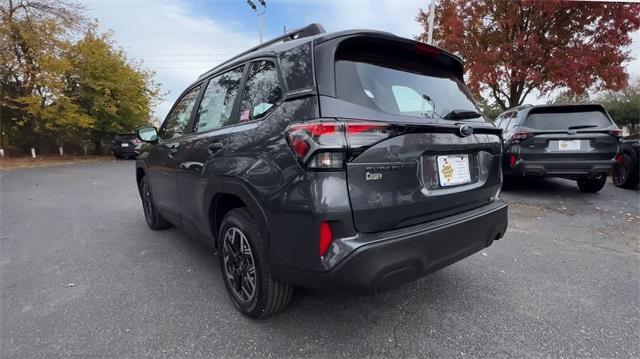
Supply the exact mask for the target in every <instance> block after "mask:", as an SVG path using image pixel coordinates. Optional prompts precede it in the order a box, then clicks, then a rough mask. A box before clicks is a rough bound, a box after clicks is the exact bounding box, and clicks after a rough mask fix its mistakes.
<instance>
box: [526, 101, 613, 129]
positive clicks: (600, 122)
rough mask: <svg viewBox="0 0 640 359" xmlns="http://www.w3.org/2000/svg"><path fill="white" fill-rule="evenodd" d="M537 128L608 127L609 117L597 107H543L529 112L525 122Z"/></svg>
mask: <svg viewBox="0 0 640 359" xmlns="http://www.w3.org/2000/svg"><path fill="white" fill-rule="evenodd" d="M523 125H524V126H525V127H528V128H532V129H535V130H569V129H589V128H595V129H597V128H606V127H609V126H611V121H610V120H609V118H608V117H607V116H606V115H605V114H604V112H602V111H601V110H599V109H597V108H591V109H588V108H587V109H585V108H582V107H577V108H541V109H533V110H531V112H529V115H528V116H527V119H526V120H525V122H524V124H523Z"/></svg>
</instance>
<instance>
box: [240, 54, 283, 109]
mask: <svg viewBox="0 0 640 359" xmlns="http://www.w3.org/2000/svg"><path fill="white" fill-rule="evenodd" d="M281 98H282V89H281V88H280V84H279V83H278V73H277V72H276V65H275V64H274V63H273V62H271V61H267V60H260V61H256V62H253V63H252V64H251V68H250V69H249V74H248V75H247V80H246V82H245V85H244V91H243V93H242V102H240V122H247V121H252V120H258V119H260V118H262V117H264V116H266V115H267V114H268V113H269V110H271V109H272V108H273V107H274V106H275V105H276V104H277V103H278V101H280V99H281Z"/></svg>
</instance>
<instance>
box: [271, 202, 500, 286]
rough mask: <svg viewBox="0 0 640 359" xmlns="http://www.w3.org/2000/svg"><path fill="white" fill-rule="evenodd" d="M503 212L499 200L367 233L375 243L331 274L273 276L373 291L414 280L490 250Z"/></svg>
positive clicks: (284, 271)
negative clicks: (452, 213)
mask: <svg viewBox="0 0 640 359" xmlns="http://www.w3.org/2000/svg"><path fill="white" fill-rule="evenodd" d="M507 211H508V206H507V204H506V203H505V202H503V201H501V200H497V201H495V202H493V203H490V204H488V205H485V206H483V207H480V208H476V209H474V210H471V211H467V212H464V213H460V214H458V215H455V216H451V217H449V218H446V219H443V220H440V221H434V222H433V223H428V224H421V225H416V226H412V227H409V228H403V229H401V230H396V231H388V232H379V233H374V234H369V235H370V236H372V237H375V238H376V240H375V241H372V243H369V244H365V245H362V246H360V247H358V248H357V249H355V250H354V251H353V252H352V253H350V254H349V255H348V256H347V257H346V258H345V259H344V260H342V261H341V262H340V263H338V264H337V265H336V266H335V267H334V268H333V269H331V270H329V271H326V272H317V271H307V270H300V269H293V268H287V267H281V266H275V267H274V274H275V275H276V277H277V278H279V279H280V280H282V281H284V282H287V283H291V284H296V285H300V286H304V287H311V288H316V289H329V288H342V289H347V290H349V291H352V292H355V293H359V294H373V293H377V292H380V291H383V290H385V289H389V288H392V287H395V286H398V285H401V284H404V283H408V282H411V281H413V280H416V279H418V278H420V277H423V276H425V275H426V274H429V273H431V272H434V271H436V270H438V269H440V268H443V267H445V266H447V265H450V264H452V263H455V262H457V261H459V260H461V259H463V258H465V257H467V256H469V255H471V254H473V253H475V252H477V251H479V250H481V249H483V248H485V247H487V246H489V245H490V244H491V243H492V242H493V240H495V239H499V238H501V237H502V236H503V235H504V233H505V231H506V229H507V221H508V219H507Z"/></svg>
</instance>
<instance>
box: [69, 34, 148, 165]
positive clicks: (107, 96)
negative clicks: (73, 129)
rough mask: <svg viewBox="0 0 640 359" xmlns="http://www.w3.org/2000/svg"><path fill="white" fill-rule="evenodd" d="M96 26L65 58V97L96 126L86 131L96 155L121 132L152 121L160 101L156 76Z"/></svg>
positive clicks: (129, 130) (92, 125)
mask: <svg viewBox="0 0 640 359" xmlns="http://www.w3.org/2000/svg"><path fill="white" fill-rule="evenodd" d="M95 29H96V25H95V24H93V25H92V26H91V27H90V28H89V30H88V31H87V32H86V33H85V34H84V37H83V38H82V39H81V40H79V41H78V42H77V43H75V44H74V45H73V46H71V47H70V48H69V51H68V52H67V54H66V56H67V58H68V61H69V63H70V67H69V68H68V70H67V72H66V76H65V77H66V81H67V89H68V90H67V92H66V96H67V97H69V98H71V99H72V101H73V103H74V104H75V105H76V106H78V107H79V109H80V111H81V113H82V114H84V115H87V116H88V117H90V118H91V119H92V120H93V122H92V124H91V126H90V127H89V131H88V133H87V135H88V138H89V139H90V140H91V141H92V143H93V144H94V147H95V151H96V152H98V153H100V152H102V144H103V142H105V141H108V140H110V139H111V138H113V136H114V135H116V134H118V133H122V132H131V131H133V130H134V129H135V128H136V127H140V126H143V125H145V124H148V123H149V120H150V116H151V110H152V107H153V106H154V105H155V104H156V101H157V100H158V99H159V85H158V84H157V83H156V82H154V81H153V75H154V74H153V72H150V71H146V70H143V69H141V68H140V66H139V65H138V64H134V63H132V62H130V61H128V60H127V57H126V55H125V53H124V52H123V51H122V50H121V49H118V48H117V47H116V46H115V44H114V43H113V41H112V39H111V34H110V33H106V34H97V33H96V30H95Z"/></svg>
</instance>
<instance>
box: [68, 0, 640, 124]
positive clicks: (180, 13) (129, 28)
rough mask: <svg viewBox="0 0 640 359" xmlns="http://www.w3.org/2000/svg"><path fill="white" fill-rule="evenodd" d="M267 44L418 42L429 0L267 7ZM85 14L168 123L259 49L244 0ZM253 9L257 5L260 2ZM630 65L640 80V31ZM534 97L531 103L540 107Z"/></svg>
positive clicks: (294, 1) (107, 8)
mask: <svg viewBox="0 0 640 359" xmlns="http://www.w3.org/2000/svg"><path fill="white" fill-rule="evenodd" d="M266 2H267V9H266V12H265V14H264V15H263V16H264V29H265V31H264V38H265V40H266V39H269V38H272V37H275V36H277V35H280V34H282V32H283V30H284V27H285V26H286V28H287V29H294V28H298V27H302V26H305V25H308V24H310V23H313V22H317V23H320V24H322V25H323V26H324V27H325V29H326V30H327V31H328V32H332V31H339V30H346V29H354V28H366V29H374V30H383V31H388V32H392V33H394V34H396V35H399V36H404V37H413V36H415V35H417V34H419V33H420V32H421V28H420V26H419V25H418V23H417V22H416V21H415V17H416V15H417V14H418V11H419V10H420V9H421V8H426V7H428V4H429V1H428V0H342V1H340V0H322V1H313V0H307V1H303V0H266ZM81 3H82V4H83V5H84V6H85V8H86V10H87V14H88V16H89V17H91V18H95V19H97V20H98V21H99V24H100V25H99V28H100V30H102V31H108V30H111V31H113V33H114V39H115V40H116V42H117V44H118V45H119V46H121V47H122V48H123V49H124V50H125V51H126V53H127V54H128V56H129V58H131V59H135V60H137V61H142V64H143V65H142V66H143V67H144V68H147V69H150V70H153V71H155V72H156V77H155V79H156V81H157V82H159V83H160V84H161V89H162V91H163V92H164V93H165V96H164V100H163V101H162V102H161V103H160V104H159V105H158V106H157V108H156V109H155V116H156V117H157V118H158V119H160V120H162V119H164V116H165V115H166V113H167V112H168V111H169V109H170V107H171V105H172V104H173V102H174V101H175V100H176V98H177V96H179V95H180V93H181V92H182V91H183V90H184V89H185V88H186V86H188V85H189V84H191V83H192V82H193V81H195V80H196V79H197V78H198V76H199V75H200V74H202V73H203V72H206V71H207V70H208V69H210V68H212V67H214V66H215V65H216V64H218V63H220V62H222V61H224V60H225V59H228V58H230V57H232V56H234V55H236V54H238V53H240V52H242V51H243V50H246V49H247V48H250V47H252V46H255V45H257V44H258V43H259V30H258V29H259V27H258V18H257V16H256V14H255V13H254V12H253V10H251V8H250V7H249V6H248V5H247V3H246V0H129V1H126V0H83V1H81ZM254 3H256V4H257V3H258V2H257V1H256V0H254ZM630 50H631V52H632V56H633V57H634V58H635V60H633V61H631V62H629V63H627V64H626V66H627V69H628V71H629V72H630V73H632V76H640V32H636V33H634V34H633V44H632V45H631V46H630ZM545 101H546V99H545V98H538V97H537V96H536V95H535V94H534V95H530V96H529V98H527V101H526V102H527V103H533V104H536V103H542V102H545Z"/></svg>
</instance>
